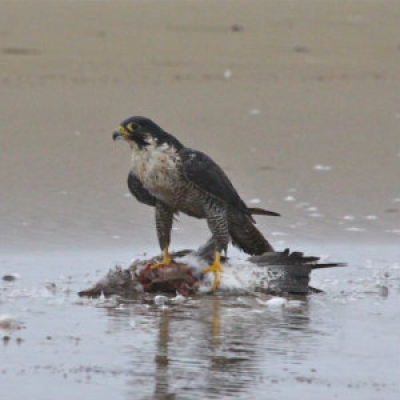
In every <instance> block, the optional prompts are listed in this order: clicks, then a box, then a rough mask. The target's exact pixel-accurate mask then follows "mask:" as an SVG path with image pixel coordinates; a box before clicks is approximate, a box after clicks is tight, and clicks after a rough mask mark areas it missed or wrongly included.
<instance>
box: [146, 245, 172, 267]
mask: <svg viewBox="0 0 400 400" xmlns="http://www.w3.org/2000/svg"><path fill="white" fill-rule="evenodd" d="M171 263H172V260H171V258H170V256H169V253H168V247H166V248H165V249H164V250H163V259H162V261H161V262H159V263H156V264H153V265H152V266H151V268H163V267H166V266H167V265H169V264H171Z"/></svg>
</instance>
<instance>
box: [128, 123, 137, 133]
mask: <svg viewBox="0 0 400 400" xmlns="http://www.w3.org/2000/svg"><path fill="white" fill-rule="evenodd" d="M138 128H139V124H137V123H136V122H131V123H129V124H127V125H126V129H128V131H129V132H134V131H135V130H136V129H138Z"/></svg>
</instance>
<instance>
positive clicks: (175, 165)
mask: <svg viewBox="0 0 400 400" xmlns="http://www.w3.org/2000/svg"><path fill="white" fill-rule="evenodd" d="M112 137H113V140H114V141H115V140H116V139H124V140H125V141H127V142H128V143H129V144H130V147H131V149H132V169H131V171H130V172H129V175H128V187H129V190H130V191H131V193H132V194H133V196H134V197H136V199H137V200H138V201H139V202H141V203H144V204H147V205H149V206H152V207H155V216H156V230H157V236H158V241H159V244H160V247H161V250H162V252H163V259H162V261H161V262H159V263H157V264H155V265H154V266H153V267H154V268H158V267H163V266H166V265H168V264H170V263H171V262H172V260H171V258H170V255H169V252H168V248H169V245H170V235H171V229H172V222H173V219H174V214H177V213H179V212H183V213H185V214H187V215H189V216H192V217H196V218H202V219H206V220H207V224H208V227H209V229H210V231H211V233H212V239H211V240H212V242H213V244H214V249H215V257H214V261H213V262H212V264H211V265H210V266H209V267H208V268H205V269H204V270H203V272H205V273H206V272H213V273H214V276H215V279H214V284H213V288H212V290H213V291H214V290H215V289H216V288H217V287H218V285H219V272H221V271H222V269H221V265H220V255H221V252H222V251H224V252H226V250H227V246H228V243H229V240H231V241H232V243H233V245H235V246H237V247H239V248H240V249H242V250H243V251H245V252H246V253H248V254H250V255H260V254H263V253H265V252H270V251H273V248H272V246H271V245H270V244H269V243H268V241H267V240H266V239H265V238H264V236H263V235H262V233H261V232H260V231H259V230H258V229H257V228H256V227H255V226H254V224H255V221H254V219H253V217H252V215H255V214H258V215H271V216H278V215H279V214H277V213H275V212H272V211H266V210H263V209H261V208H249V207H247V206H246V204H245V203H244V201H243V200H242V199H241V198H240V196H239V194H238V193H237V191H236V190H235V188H234V187H233V185H232V183H231V181H230V180H229V178H228V177H227V176H226V174H225V173H224V171H223V170H222V169H221V168H220V167H219V166H218V165H217V164H216V163H215V162H214V161H213V160H212V159H211V158H210V157H209V156H207V155H206V154H204V153H202V152H201V151H198V150H194V149H191V148H188V147H185V146H184V145H183V144H182V143H181V142H180V141H179V140H178V139H176V138H175V137H174V136H172V135H171V134H169V133H167V132H166V131H164V130H163V129H162V128H161V127H159V126H158V125H157V124H155V123H154V122H153V121H151V120H150V119H148V118H145V117H139V116H136V117H131V118H128V119H127V120H125V121H123V122H121V124H120V126H119V128H118V129H117V130H116V131H115V132H114V133H113V135H112Z"/></svg>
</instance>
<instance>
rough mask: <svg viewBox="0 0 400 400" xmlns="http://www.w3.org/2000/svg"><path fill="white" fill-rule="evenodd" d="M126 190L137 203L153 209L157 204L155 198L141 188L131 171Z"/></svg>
mask: <svg viewBox="0 0 400 400" xmlns="http://www.w3.org/2000/svg"><path fill="white" fill-rule="evenodd" d="M128 188H129V190H130V192H131V193H132V194H133V195H134V196H135V197H136V199H137V200H138V201H140V202H141V203H144V204H147V205H148V206H153V207H155V205H156V202H157V200H156V198H155V197H154V196H153V195H152V194H150V193H149V192H148V191H147V190H146V189H145V188H144V187H143V185H142V183H141V182H140V180H139V179H138V178H137V177H136V176H135V174H134V173H133V172H132V171H131V172H130V173H129V175H128Z"/></svg>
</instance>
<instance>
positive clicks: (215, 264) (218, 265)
mask: <svg viewBox="0 0 400 400" xmlns="http://www.w3.org/2000/svg"><path fill="white" fill-rule="evenodd" d="M220 258H221V255H220V253H219V251H217V252H216V253H215V259H214V262H213V263H212V264H211V265H210V266H209V267H207V268H204V269H203V272H204V273H207V272H213V273H214V283H213V285H212V288H211V291H213V292H215V290H216V289H217V287H218V286H219V284H220V279H219V273H220V272H222V271H223V269H222V268H221V263H220Z"/></svg>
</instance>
